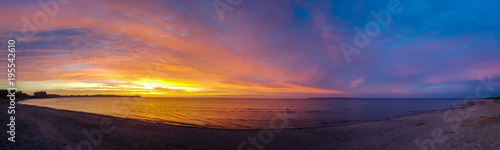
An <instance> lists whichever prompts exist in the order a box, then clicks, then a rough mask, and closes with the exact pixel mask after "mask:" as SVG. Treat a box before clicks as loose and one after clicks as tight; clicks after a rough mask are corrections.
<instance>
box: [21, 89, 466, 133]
mask: <svg viewBox="0 0 500 150" xmlns="http://www.w3.org/2000/svg"><path fill="white" fill-rule="evenodd" d="M463 102H464V100H463V99H456V100H451V99H446V100H437V99H246V98H238V99H235V98H234V99H233V98H222V99H209V98H203V99H196V98H140V97H70V98H53V99H31V100H26V101H21V102H20V103H21V104H28V105H36V106H44V107H50V108H56V109H63V110H72V111H82V112H88V113H94V114H103V115H109V116H115V117H122V118H131V119H137V120H142V121H148V122H156V123H165V124H172V125H183V126H193V127H207V128H228V129H261V128H276V127H283V125H285V123H286V128H303V127H320V126H330V125H336V124H340V123H352V122H361V121H369V120H378V119H384V118H392V117H395V116H401V115H410V114H415V113H420V112H425V111H431V110H439V109H445V108H450V107H452V106H453V105H455V104H459V103H463ZM272 124H274V126H273V125H272Z"/></svg>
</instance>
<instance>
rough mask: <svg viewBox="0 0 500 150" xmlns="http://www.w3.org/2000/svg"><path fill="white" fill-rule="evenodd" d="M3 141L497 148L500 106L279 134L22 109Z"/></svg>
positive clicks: (34, 145) (24, 144) (35, 145)
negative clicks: (11, 135)
mask: <svg viewBox="0 0 500 150" xmlns="http://www.w3.org/2000/svg"><path fill="white" fill-rule="evenodd" d="M7 106H8V104H7V103H5V102H2V103H1V104H0V108H5V109H7ZM446 111H448V112H446ZM445 112H446V113H445ZM450 112H451V113H450ZM445 115H447V116H445ZM0 117H1V120H0V121H1V123H2V124H4V125H3V126H4V127H3V128H2V129H3V130H5V131H7V130H8V127H7V126H5V125H6V124H8V118H7V117H8V116H7V112H6V111H1V112H0ZM5 131H2V132H3V133H5ZM1 136H2V137H1V138H2V139H3V140H1V142H0V144H1V149H4V148H5V147H8V146H10V147H13V149H68V150H71V149H73V150H76V149H82V150H83V149H89V148H88V147H86V146H90V147H91V149H217V150H219V149H232V150H235V149H238V147H239V146H241V148H242V149H248V148H255V147H258V148H264V149H279V150H283V149H287V150H293V149H317V150H321V149H410V150H411V149H421V148H420V147H419V146H418V145H417V144H420V145H421V146H423V147H427V148H429V149H430V148H431V147H432V146H434V147H435V149H500V101H499V100H496V101H494V100H483V101H481V102H479V103H476V104H475V105H467V104H464V105H461V106H457V107H455V108H454V109H448V110H439V111H432V112H427V113H422V114H418V115H413V116H405V117H399V118H393V119H385V120H379V121H371V122H365V123H357V124H351V125H342V126H334V127H321V128H307V129H284V130H281V131H278V130H230V129H206V128H193V127H180V126H172V125H165V124H156V123H148V122H142V121H137V120H131V119H123V118H115V117H109V116H103V115H95V114H89V113H83V112H73V111H66V110H56V109H51V108H44V107H37V106H29V105H21V104H17V105H16V143H10V142H8V141H7V134H1ZM415 141H417V144H415V143H416V142H415ZM78 146H80V147H78ZM255 149H257V148H255ZM249 150H250V149H249Z"/></svg>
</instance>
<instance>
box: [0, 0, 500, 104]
mask: <svg viewBox="0 0 500 150" xmlns="http://www.w3.org/2000/svg"><path fill="white" fill-rule="evenodd" d="M498 10H500V2H499V1H494V0H485V1H470V0H442V1H431V0H418V1H417V0H413V1H412V0H380V1H372V0H308V1H305V0H304V1H299V0H287V1H285V0H278V1H269V0H239V1H238V0H229V1H226V0H192V1H181V0H175V1H174V0H167V1H158V0H151V1H144V2H139V1H135V2H134V1H118V0H115V1H109V0H101V1H97V0H91V1H76V0H60V1H56V0H41V1H34V0H6V1H1V2H0V12H2V14H3V15H2V16H0V22H1V26H0V35H2V36H0V40H1V41H4V43H6V42H7V41H8V39H11V38H12V37H14V38H16V40H17V43H16V48H17V50H16V60H15V63H16V87H18V89H19V90H22V91H25V92H28V93H29V94H31V93H32V92H35V91H40V90H44V91H47V92H48V93H54V94H63V95H69V94H120V95H141V96H151V97H287V98H304V97H395V98H398V97H401V98H403V97H404V98H443V97H453V98H465V97H471V96H472V97H474V96H475V97H488V96H500V59H499V56H500V50H499V48H500V41H499V39H500V20H499V19H498V18H500V13H499V12H498ZM374 14H375V15H374ZM0 53H1V54H2V55H7V51H2V52H0ZM0 62H1V63H3V64H6V63H7V60H6V59H5V60H0ZM5 69H6V68H5ZM0 75H1V76H2V77H4V78H5V80H4V81H5V82H2V83H0V86H1V87H2V88H6V87H8V84H7V81H6V80H7V79H6V78H7V77H6V76H7V72H6V71H3V72H0ZM495 82H496V83H495Z"/></svg>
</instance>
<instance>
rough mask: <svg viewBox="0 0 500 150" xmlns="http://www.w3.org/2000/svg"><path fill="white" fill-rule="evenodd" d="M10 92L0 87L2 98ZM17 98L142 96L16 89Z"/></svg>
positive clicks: (5, 97)
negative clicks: (75, 93) (67, 93)
mask: <svg viewBox="0 0 500 150" xmlns="http://www.w3.org/2000/svg"><path fill="white" fill-rule="evenodd" d="M8 94H9V92H8V91H7V90H6V89H0V95H1V96H2V98H1V99H7V95H8ZM15 95H16V98H18V99H34V98H59V97H141V96H139V95H131V96H129V95H112V94H94V95H59V94H47V92H45V91H38V92H35V93H34V94H33V95H28V94H26V93H23V92H22V91H16V93H15Z"/></svg>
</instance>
